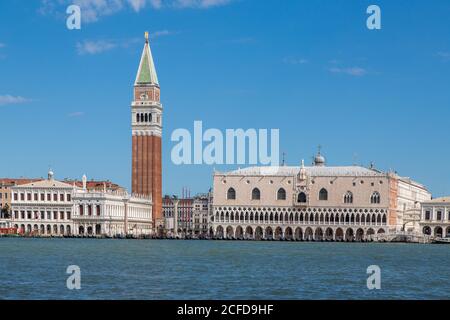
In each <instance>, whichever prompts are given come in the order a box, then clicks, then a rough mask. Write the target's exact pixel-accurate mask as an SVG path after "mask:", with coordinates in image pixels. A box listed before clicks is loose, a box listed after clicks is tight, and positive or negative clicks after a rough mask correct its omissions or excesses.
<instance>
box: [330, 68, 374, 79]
mask: <svg viewBox="0 0 450 320" xmlns="http://www.w3.org/2000/svg"><path fill="white" fill-rule="evenodd" d="M330 72H332V73H343V74H347V75H350V76H355V77H361V76H364V75H366V74H367V70H366V69H363V68H360V67H351V68H338V67H334V68H331V69H330Z"/></svg>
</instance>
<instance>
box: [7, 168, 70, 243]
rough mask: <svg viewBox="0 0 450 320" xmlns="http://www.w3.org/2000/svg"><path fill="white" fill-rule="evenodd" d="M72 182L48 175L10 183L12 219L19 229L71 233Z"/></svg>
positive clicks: (28, 231)
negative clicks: (13, 184) (33, 179)
mask: <svg viewBox="0 0 450 320" xmlns="http://www.w3.org/2000/svg"><path fill="white" fill-rule="evenodd" d="M76 190H77V188H76V187H74V186H73V185H70V184H67V183H63V182H60V181H56V180H55V179H54V178H53V172H52V171H50V172H49V173H48V179H47V180H42V181H38V182H32V183H28V184H23V185H18V186H13V187H11V194H12V199H11V212H12V217H11V223H12V225H13V227H15V228H17V229H18V232H19V233H26V234H35V235H48V236H50V235H52V236H55V235H60V236H65V235H71V234H72V233H73V221H72V207H73V205H72V203H73V202H72V196H73V193H74V192H75V191H76Z"/></svg>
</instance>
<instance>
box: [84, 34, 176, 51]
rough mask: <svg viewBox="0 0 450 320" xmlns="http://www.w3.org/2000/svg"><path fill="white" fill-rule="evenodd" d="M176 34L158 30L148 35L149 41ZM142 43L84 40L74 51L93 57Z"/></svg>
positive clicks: (134, 39)
mask: <svg viewBox="0 0 450 320" xmlns="http://www.w3.org/2000/svg"><path fill="white" fill-rule="evenodd" d="M173 34H176V32H173V31H169V30H159V31H154V32H151V33H150V38H151V39H156V38H160V37H164V36H169V35H173ZM137 43H142V38H130V39H112V40H111V39H109V40H105V39H100V40H84V41H80V42H77V44H76V49H77V52H78V54H79V55H95V54H100V53H104V52H107V51H110V50H113V49H116V48H128V47H130V46H132V45H134V44H137Z"/></svg>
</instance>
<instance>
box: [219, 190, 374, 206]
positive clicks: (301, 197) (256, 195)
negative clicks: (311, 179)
mask: <svg viewBox="0 0 450 320" xmlns="http://www.w3.org/2000/svg"><path fill="white" fill-rule="evenodd" d="M227 200H236V190H235V189H234V188H229V189H228V192H227ZM252 200H261V191H260V190H259V189H258V188H254V189H253V190H252ZM277 200H286V190H285V189H283V188H280V189H278V191H277ZM319 200H321V201H327V200H328V191H327V189H325V188H322V189H321V190H320V191H319ZM297 202H298V203H306V202H307V196H306V193H304V192H300V193H299V194H298V196H297ZM344 203H345V204H351V203H353V193H352V192H351V191H347V192H346V193H345V194H344ZM370 203H371V204H380V203H381V195H380V193H379V192H377V191H375V192H374V193H372V196H371V197H370Z"/></svg>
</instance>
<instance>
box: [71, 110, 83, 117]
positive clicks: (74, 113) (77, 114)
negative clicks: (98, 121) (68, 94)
mask: <svg viewBox="0 0 450 320" xmlns="http://www.w3.org/2000/svg"><path fill="white" fill-rule="evenodd" d="M84 114H85V113H84V112H81V111H77V112H72V113H69V114H68V115H67V116H69V117H70V118H79V117H82V116H84Z"/></svg>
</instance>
